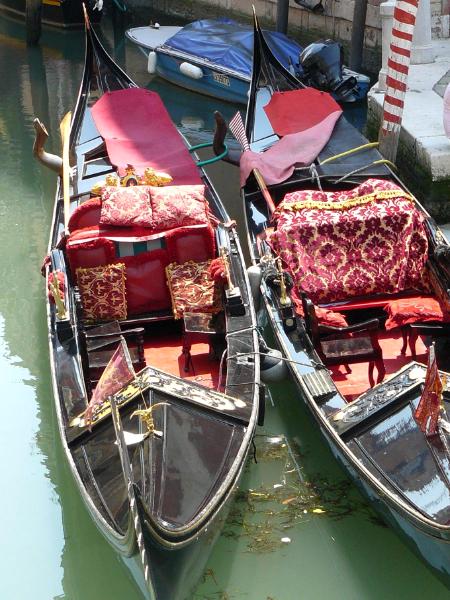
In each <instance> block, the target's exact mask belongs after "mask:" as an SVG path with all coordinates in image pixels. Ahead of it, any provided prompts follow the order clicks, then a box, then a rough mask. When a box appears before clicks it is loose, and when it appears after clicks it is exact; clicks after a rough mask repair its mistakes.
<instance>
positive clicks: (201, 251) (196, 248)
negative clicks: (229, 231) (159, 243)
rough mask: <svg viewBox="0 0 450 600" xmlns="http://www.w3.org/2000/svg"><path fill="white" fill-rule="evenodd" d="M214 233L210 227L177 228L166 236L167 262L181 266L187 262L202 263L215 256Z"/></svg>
mask: <svg viewBox="0 0 450 600" xmlns="http://www.w3.org/2000/svg"><path fill="white" fill-rule="evenodd" d="M214 242H215V240H214V231H213V229H212V227H211V225H203V226H197V227H192V228H189V227H179V228H178V229H173V230H172V231H169V232H168V233H167V235H166V243H167V251H168V253H169V260H170V261H171V262H176V263H178V264H183V263H185V262H187V261H188V260H194V261H195V262H204V261H205V260H208V259H210V258H213V257H214V255H215V243H214Z"/></svg>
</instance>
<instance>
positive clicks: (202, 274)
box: [166, 260, 222, 319]
mask: <svg viewBox="0 0 450 600" xmlns="http://www.w3.org/2000/svg"><path fill="white" fill-rule="evenodd" d="M210 264H211V261H210V260H208V261H206V262H200V263H197V262H194V261H192V260H190V261H188V262H185V263H183V264H181V265H179V264H177V263H171V264H170V265H168V266H167V267H166V273H167V283H168V285H169V289H170V295H171V297H172V310H173V314H174V317H175V319H181V318H182V317H183V314H184V312H185V311H189V312H206V313H217V312H219V311H220V310H221V308H222V307H221V299H220V291H219V288H218V287H217V286H216V284H215V282H214V280H213V279H212V278H211V277H210V275H209V272H208V269H209V266H210Z"/></svg>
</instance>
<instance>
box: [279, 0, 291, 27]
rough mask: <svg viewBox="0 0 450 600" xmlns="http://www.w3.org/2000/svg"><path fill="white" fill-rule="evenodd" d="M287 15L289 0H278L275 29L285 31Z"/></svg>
mask: <svg viewBox="0 0 450 600" xmlns="http://www.w3.org/2000/svg"><path fill="white" fill-rule="evenodd" d="M288 17H289V0H278V2H277V31H279V32H280V33H287V28H288Z"/></svg>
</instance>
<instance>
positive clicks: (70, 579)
mask: <svg viewBox="0 0 450 600" xmlns="http://www.w3.org/2000/svg"><path fill="white" fill-rule="evenodd" d="M103 31H104V33H105V36H106V40H107V43H108V45H109V48H110V49H111V50H112V52H113V54H114V55H115V56H116V59H117V60H118V62H119V63H120V64H121V65H122V66H123V67H125V69H126V70H127V71H128V72H129V74H130V75H131V76H132V77H133V78H134V79H135V80H136V81H137V82H138V83H139V84H141V85H150V86H151V87H152V88H153V89H156V90H158V91H159V92H160V93H161V95H162V96H163V99H164V101H165V102H166V104H167V107H168V109H169V111H170V112H171V114H172V117H173V119H174V121H175V122H176V123H177V125H178V126H180V127H181V128H182V130H183V131H184V133H186V134H187V135H188V137H189V138H191V139H192V140H193V141H195V142H196V141H203V140H204V139H205V138H208V137H209V133H210V131H211V128H212V111H213V110H214V109H215V108H220V109H221V110H222V111H223V112H224V114H225V116H226V117H230V116H231V115H232V114H233V113H234V110H235V108H234V107H232V106H229V105H221V104H220V103H219V102H216V101H213V100H208V99H205V98H202V97H200V96H196V95H194V94H189V93H187V92H185V91H183V90H181V89H177V88H173V87H171V86H169V85H168V84H164V83H163V82H158V81H154V82H150V80H149V76H148V74H147V73H146V65H145V59H144V58H143V55H142V54H141V53H140V52H139V51H138V50H137V49H136V48H135V47H132V46H131V44H129V43H127V42H124V40H123V34H122V33H121V32H120V31H115V32H114V31H113V28H112V27H111V25H110V24H108V22H105V23H104V24H103ZM24 37H25V36H24V28H23V25H21V24H20V23H15V22H13V21H10V20H7V19H6V18H5V17H0V175H1V176H0V247H1V252H0V280H1V286H2V287H1V294H0V378H1V379H0V381H1V388H0V389H1V394H0V403H1V404H0V406H1V411H0V474H1V480H2V486H1V490H2V493H1V494H0V513H1V514H2V515H3V522H2V526H1V560H0V599H1V600H50V599H58V600H62V599H66V600H103V599H108V600H138V599H139V598H140V596H139V592H138V590H137V588H136V586H135V584H134V582H133V580H132V579H131V577H130V575H129V574H128V571H127V570H126V568H125V567H124V565H123V564H122V562H121V560H120V559H119V558H118V557H117V556H116V555H115V554H114V553H113V551H112V550H111V549H110V547H109V546H108V544H107V543H106V542H105V541H104V540H103V538H102V537H101V535H100V534H99V533H98V532H97V530H96V529H95V527H94V525H93V523H92V522H91V520H90V518H89V516H88V514H87V512H86V510H85V508H84V506H83V504H82V501H81V499H80V498H79V497H78V494H77V491H76V489H75V486H74V483H73V482H72V480H71V476H70V473H69V471H68V468H67V466H66V464H65V460H64V456H63V452H62V449H61V445H60V442H59V437H58V432H57V426H56V419H55V414H54V409H53V400H52V392H51V385H50V375H49V363H48V350H47V332H46V323H45V310H44V294H45V290H44V285H43V279H42V277H41V275H40V266H41V262H42V259H43V257H44V255H45V253H46V246H47V239H48V235H49V227H50V219H51V213H52V204H53V194H54V183H55V181H54V177H53V175H52V174H51V173H50V172H48V171H45V170H43V169H42V168H41V167H40V166H39V165H38V164H37V163H35V162H34V160H33V158H32V152H31V149H32V143H33V118H34V116H35V115H36V116H39V117H40V118H41V119H42V120H43V121H44V122H45V123H46V125H47V127H48V129H49V131H50V132H51V140H50V144H49V149H50V150H53V151H59V134H58V124H59V121H60V119H61V118H62V116H63V115H64V114H65V112H66V111H67V110H69V109H71V108H72V106H73V104H74V101H75V98H76V93H77V89H78V84H79V81H80V77H81V71H82V61H83V53H84V42H83V36H82V34H81V33H80V32H66V33H60V32H57V31H53V32H49V31H45V32H44V34H43V36H42V39H41V44H40V46H39V47H37V48H32V49H27V47H26V45H25V43H24ZM211 176H212V177H213V180H214V182H215V183H216V185H217V188H218V189H219V191H220V192H221V193H222V194H223V197H224V200H225V202H226V204H227V206H228V209H229V212H230V214H231V215H232V216H233V217H234V218H235V219H237V220H238V221H239V220H240V207H239V199H238V178H237V172H236V171H235V170H233V169H232V168H230V167H226V166H224V165H218V166H214V167H213V168H211ZM243 239H245V238H243ZM256 458H257V462H256V463H255V462H254V461H253V460H251V461H250V462H249V464H248V465H247V468H246V471H245V474H244V477H243V480H242V485H241V489H240V492H239V495H238V497H237V499H236V502H235V504H234V506H233V508H232V511H231V513H230V516H229V519H228V521H227V523H226V526H225V528H224V531H223V534H222V535H221V537H220V539H219V541H218V543H217V545H216V546H215V548H214V550H213V552H212V555H211V558H210V561H209V564H208V567H207V570H206V572H205V574H204V577H203V581H201V582H200V584H199V587H198V589H197V591H196V593H195V594H194V599H195V600H315V599H322V598H323V599H325V598H326V599H327V600H361V599H363V600H378V599H384V600H389V599H399V598H401V599H403V598H405V599H406V598H408V599H410V600H415V599H420V600H422V599H423V598H424V597H427V598H433V599H434V600H441V599H444V598H449V597H450V592H449V591H448V590H446V589H445V588H444V587H443V585H442V584H441V583H440V582H439V580H438V579H436V577H435V576H434V575H433V574H432V573H431V572H430V571H429V570H428V569H427V567H426V566H425V565H424V564H423V563H422V562H421V561H420V560H419V559H417V558H416V557H415V555H414V554H413V553H412V552H411V551H410V550H409V549H408V548H407V547H406V546H405V545H404V543H403V542H402V541H401V540H400V539H399V538H398V537H397V536H396V534H395V533H393V532H392V531H391V530H389V529H387V528H386V527H384V526H383V524H382V523H381V522H380V521H379V520H378V518H377V516H376V515H375V514H374V513H373V511H372V510H371V508H370V507H369V506H368V505H367V503H366V502H365V500H364V499H363V498H362V496H361V495H360V494H359V493H358V492H357V490H356V489H355V487H354V486H353V485H352V484H351V483H350V482H349V480H348V479H347V478H346V476H345V474H344V473H343V472H342V471H341V469H340V467H339V466H338V464H337V463H336V462H335V460H334V458H333V456H332V455H331V453H330V452H329V450H328V448H327V447H326V445H325V443H324V442H323V440H322V438H321V435H320V433H319V431H318V429H317V427H316V426H315V424H314V423H313V421H312V419H311V418H310V416H309V414H308V413H307V412H306V410H305V409H304V408H303V406H302V405H301V403H300V400H299V398H298V396H297V395H296V392H295V389H294V388H293V386H292V385H291V383H289V382H286V383H283V384H278V385H276V386H272V388H271V401H269V402H268V404H267V418H266V423H265V425H264V427H261V428H259V429H258V432H257V437H256ZM167 600H170V598H168V599H167Z"/></svg>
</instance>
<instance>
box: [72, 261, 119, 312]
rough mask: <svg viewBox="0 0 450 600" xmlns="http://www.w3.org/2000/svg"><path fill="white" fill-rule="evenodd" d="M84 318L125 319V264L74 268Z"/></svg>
mask: <svg viewBox="0 0 450 600" xmlns="http://www.w3.org/2000/svg"><path fill="white" fill-rule="evenodd" d="M76 275H77V281H78V286H79V289H80V295H81V303H82V306H83V313H84V318H85V319H86V320H87V321H93V322H96V321H110V320H115V319H126V317H127V300H126V295H125V265H124V264H123V263H117V264H114V265H105V266H104V267H91V268H86V269H84V268H81V267H80V268H78V269H77V270H76Z"/></svg>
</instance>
